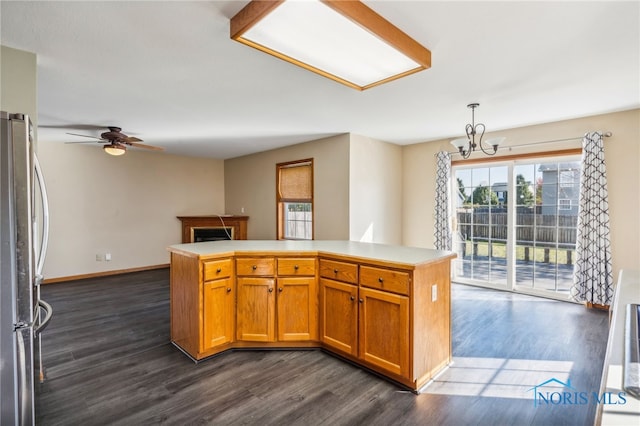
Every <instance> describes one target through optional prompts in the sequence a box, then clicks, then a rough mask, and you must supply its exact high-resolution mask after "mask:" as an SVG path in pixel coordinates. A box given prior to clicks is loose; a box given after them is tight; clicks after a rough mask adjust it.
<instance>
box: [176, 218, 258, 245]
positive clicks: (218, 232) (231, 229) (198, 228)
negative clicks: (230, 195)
mask: <svg viewBox="0 0 640 426" xmlns="http://www.w3.org/2000/svg"><path fill="white" fill-rule="evenodd" d="M178 219H180V222H182V242H183V243H195V242H200V241H217V240H229V239H231V240H246V239H247V221H248V220H249V217H248V216H233V215H227V216H218V215H211V216H178Z"/></svg>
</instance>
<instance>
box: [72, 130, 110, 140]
mask: <svg viewBox="0 0 640 426" xmlns="http://www.w3.org/2000/svg"><path fill="white" fill-rule="evenodd" d="M67 134H68V135H72V136H82V137H83V138H93V139H98V140H99V141H103V140H105V139H102V138H99V137H97V136H91V135H79V134H77V133H68V132H67Z"/></svg>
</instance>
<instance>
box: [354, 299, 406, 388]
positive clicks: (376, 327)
mask: <svg viewBox="0 0 640 426" xmlns="http://www.w3.org/2000/svg"><path fill="white" fill-rule="evenodd" d="M358 311H359V313H358V321H359V324H358V325H359V326H358V357H359V358H361V359H362V360H363V361H366V362H367V363H370V364H373V365H375V366H377V367H380V368H382V369H384V370H387V371H389V372H391V373H394V374H398V375H400V376H403V377H406V378H409V298H408V297H406V296H400V295H397V294H393V293H388V292H384V291H378V290H372V289H369V288H364V287H360V289H359V294H358Z"/></svg>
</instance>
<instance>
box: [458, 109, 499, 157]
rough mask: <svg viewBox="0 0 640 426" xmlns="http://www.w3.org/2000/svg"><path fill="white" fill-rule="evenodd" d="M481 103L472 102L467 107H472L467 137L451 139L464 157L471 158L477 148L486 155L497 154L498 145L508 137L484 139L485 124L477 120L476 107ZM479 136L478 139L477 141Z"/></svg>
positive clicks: (466, 130)
mask: <svg viewBox="0 0 640 426" xmlns="http://www.w3.org/2000/svg"><path fill="white" fill-rule="evenodd" d="M479 106H480V104H479V103H472V104H469V105H467V108H471V124H467V125H466V126H465V133H466V135H467V137H466V138H458V139H454V140H452V141H451V145H453V146H455V147H456V149H457V150H458V153H459V154H460V155H461V156H462V158H469V157H470V156H471V153H473V152H474V151H475V150H476V149H477V148H480V150H481V151H482V152H483V153H485V154H486V155H495V153H496V152H498V146H499V145H500V144H501V143H502V142H504V140H505V139H506V138H504V137H497V138H492V139H489V140H488V141H483V140H482V137H483V136H484V132H485V125H484V124H482V123H477V124H476V122H475V114H474V113H475V109H476V108H477V107H479ZM476 137H477V141H476Z"/></svg>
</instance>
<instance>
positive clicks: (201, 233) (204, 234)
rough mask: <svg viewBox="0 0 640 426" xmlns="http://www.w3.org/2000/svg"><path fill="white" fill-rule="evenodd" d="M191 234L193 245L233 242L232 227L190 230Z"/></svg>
mask: <svg viewBox="0 0 640 426" xmlns="http://www.w3.org/2000/svg"><path fill="white" fill-rule="evenodd" d="M191 233H192V234H193V237H192V238H191V241H193V242H194V243H201V242H204V241H221V240H233V227H224V226H215V227H207V228H191Z"/></svg>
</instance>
